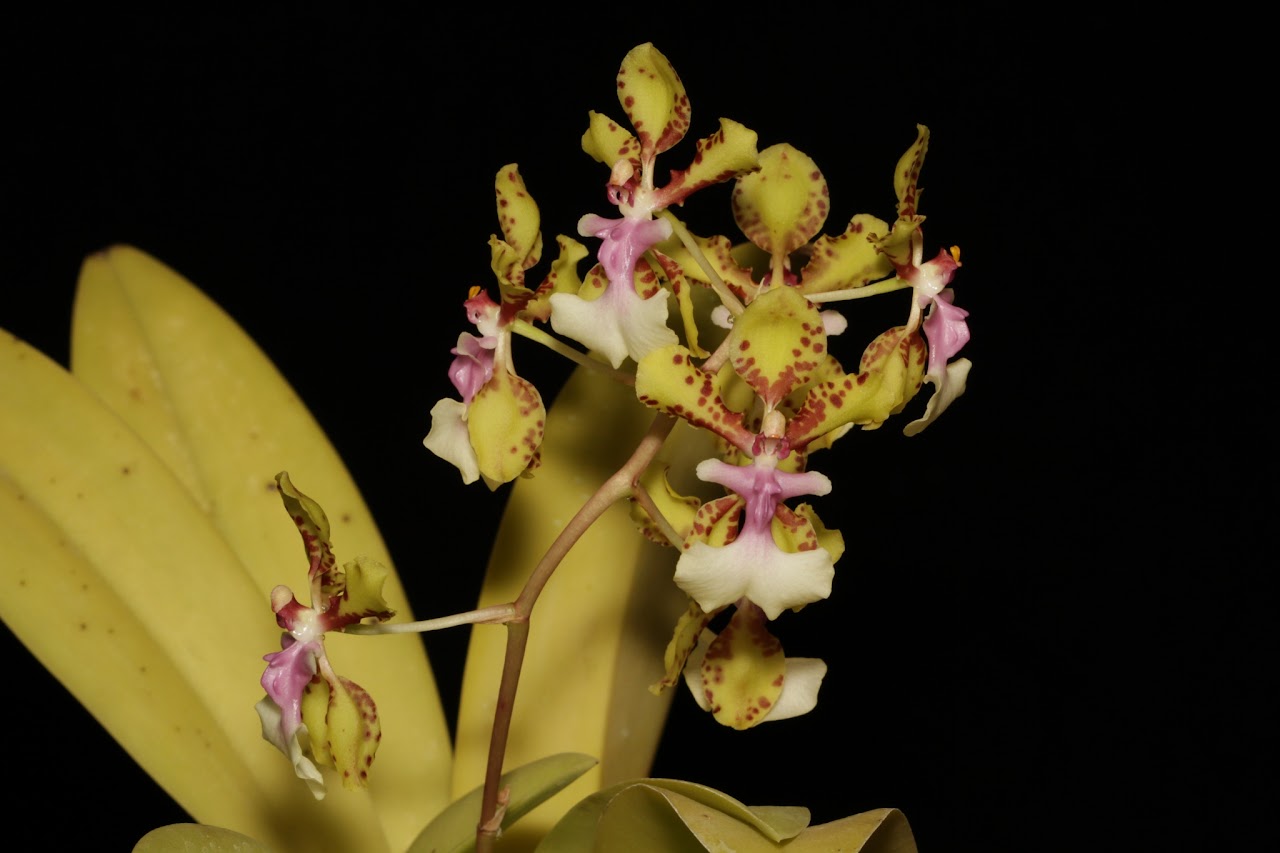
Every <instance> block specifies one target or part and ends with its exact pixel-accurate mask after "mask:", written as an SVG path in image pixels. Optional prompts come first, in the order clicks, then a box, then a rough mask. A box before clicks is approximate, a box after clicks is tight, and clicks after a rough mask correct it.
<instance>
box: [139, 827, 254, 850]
mask: <svg viewBox="0 0 1280 853" xmlns="http://www.w3.org/2000/svg"><path fill="white" fill-rule="evenodd" d="M133 853H271V848H270V847H268V846H267V845H265V844H263V843H262V842H261V841H257V840H255V839H252V838H250V837H249V836H247V835H242V834H241V833H239V832H232V831H231V830H229V829H223V828H222V827H220V826H205V825H203V824H199V823H174V824H170V825H169V826H161V827H159V828H157V829H153V830H151V831H150V832H148V833H147V834H146V835H144V836H142V838H140V839H139V840H138V843H137V844H135V845H133Z"/></svg>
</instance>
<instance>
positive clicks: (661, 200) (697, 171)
mask: <svg viewBox="0 0 1280 853" xmlns="http://www.w3.org/2000/svg"><path fill="white" fill-rule="evenodd" d="M618 100H619V101H620V102H621V104H622V108H623V110H624V111H625V112H626V114H627V117H628V118H629V119H630V120H631V125H632V127H633V128H634V129H635V131H636V136H632V135H631V134H629V133H627V132H626V131H625V130H623V129H622V128H621V127H619V126H618V124H617V123H615V122H614V121H612V120H611V119H609V118H607V117H605V116H603V115H601V114H599V113H595V112H593V113H592V114H591V125H590V127H589V128H588V130H587V132H586V134H585V135H584V136H583V138H582V147H583V150H585V151H586V152H587V153H588V154H590V155H591V156H592V157H594V158H595V159H597V160H599V161H600V162H602V163H604V164H605V165H607V166H609V167H610V174H609V183H608V197H609V201H610V202H611V203H612V204H614V205H615V206H616V207H617V208H618V212H619V213H620V214H621V216H620V217H619V218H613V219H610V218H606V217H602V216H597V215H594V214H587V215H586V216H584V217H582V219H581V220H580V221H579V223H578V233H579V234H580V235H582V236H590V237H599V238H601V240H602V241H603V242H602V245H601V247H600V250H599V252H598V257H599V262H600V263H599V269H601V270H602V271H603V277H604V278H605V279H606V281H607V284H606V285H605V286H604V287H603V289H602V288H601V287H600V286H599V284H598V283H595V282H592V281H591V276H590V275H589V276H588V283H587V285H585V286H584V287H583V289H582V290H581V291H580V292H579V293H556V294H553V295H552V296H551V297H550V304H551V309H552V313H551V326H552V328H553V329H555V330H556V331H557V332H559V333H560V334H562V335H565V336H566V337H569V338H572V339H574V340H576V341H578V342H579V343H582V344H583V345H585V346H586V347H587V348H588V349H591V350H594V351H596V352H599V353H600V354H602V355H603V356H604V357H605V358H606V359H608V361H609V362H610V363H611V364H612V365H613V366H614V367H615V368H616V367H618V366H620V365H621V364H622V362H623V361H624V360H625V359H626V358H627V357H628V356H629V357H631V358H632V359H634V360H635V361H637V362H639V361H640V359H642V358H644V356H645V355H647V354H648V353H650V352H652V351H653V350H655V349H658V348H660V347H663V346H667V345H670V344H674V343H675V342H676V340H677V339H676V335H675V332H673V331H671V330H670V329H669V328H667V296H668V293H667V291H666V290H665V289H664V288H662V287H661V286H660V285H658V284H656V283H653V284H651V285H650V286H647V287H646V286H644V285H642V284H640V283H638V282H637V279H636V265H637V264H638V263H640V261H641V259H642V257H643V256H644V255H645V253H647V252H649V250H650V249H652V248H653V247H654V246H655V245H656V244H657V243H659V242H661V241H663V240H666V239H667V238H668V237H670V236H671V233H672V231H671V225H670V223H669V222H667V221H666V220H665V219H654V214H655V213H658V212H660V211H662V210H664V209H666V208H667V207H669V206H671V205H673V204H679V203H683V202H684V200H685V199H686V198H688V196H689V195H690V194H692V193H693V192H695V191H696V190H699V189H701V188H703V187H705V186H709V185H711V184H714V183H719V182H722V181H726V180H728V179H730V178H732V177H734V176H735V175H738V174H742V173H744V172H746V171H749V170H751V169H754V168H755V166H756V149H755V144H756V135H755V133H754V132H753V131H751V130H748V129H747V128H745V127H743V126H742V125H740V124H738V123H737V122H732V121H729V120H727V119H721V120H720V130H719V131H718V132H717V133H715V134H713V135H712V136H710V137H707V138H706V139H702V140H700V141H699V142H698V146H697V148H698V151H697V155H696V156H695V159H694V162H693V165H691V166H690V167H689V168H688V169H686V170H684V171H682V172H673V173H672V176H671V180H670V181H669V182H668V183H667V184H666V185H665V186H663V187H655V186H654V174H655V171H654V170H655V165H654V164H655V160H656V158H657V155H658V154H660V153H662V152H663V151H666V150H667V149H669V148H671V147H672V146H673V145H675V144H676V143H677V142H679V141H680V140H681V139H683V138H684V135H685V133H686V132H687V131H688V129H689V115H690V114H689V98H688V96H687V95H686V94H685V90H684V84H683V83H681V82H680V77H679V75H677V74H676V71H675V69H674V68H672V67H671V63H670V62H669V61H668V60H667V58H666V57H665V56H663V55H662V54H661V53H660V52H659V51H658V50H657V48H655V47H654V46H653V45H652V44H644V45H641V46H639V47H637V48H635V49H633V50H632V51H631V52H630V53H628V54H627V56H626V57H625V58H624V59H623V61H622V67H621V68H620V69H619V71H618ZM650 280H651V277H650ZM602 291H603V292H602Z"/></svg>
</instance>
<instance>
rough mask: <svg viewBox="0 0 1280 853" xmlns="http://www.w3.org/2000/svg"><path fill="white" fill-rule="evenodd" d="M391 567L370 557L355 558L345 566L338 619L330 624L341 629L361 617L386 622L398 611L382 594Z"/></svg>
mask: <svg viewBox="0 0 1280 853" xmlns="http://www.w3.org/2000/svg"><path fill="white" fill-rule="evenodd" d="M390 574H391V570H390V569H388V568H387V567H386V566H384V565H383V564H382V563H379V562H378V561H377V560H371V559H369V558H368V557H356V558H355V559H354V560H351V561H350V562H348V563H346V564H345V565H344V566H343V567H342V572H341V575H342V579H343V590H342V594H341V595H340V596H338V607H337V614H336V615H337V617H338V618H337V620H336V622H335V623H334V624H332V626H331V627H335V628H340V627H345V626H347V625H352V624H355V623H356V622H359V621H360V620H362V619H370V618H373V619H377V620H378V621H379V622H385V621H386V620H388V619H390V618H391V617H392V616H395V615H396V612H395V611H394V610H392V609H391V606H390V605H389V604H387V602H386V599H384V598H383V597H382V587H383V584H385V583H386V581H387V576H388V575H390Z"/></svg>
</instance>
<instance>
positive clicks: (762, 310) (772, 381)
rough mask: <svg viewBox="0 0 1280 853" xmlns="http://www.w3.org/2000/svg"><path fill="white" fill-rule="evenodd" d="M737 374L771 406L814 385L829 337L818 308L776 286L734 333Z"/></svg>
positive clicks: (735, 326) (731, 347)
mask: <svg viewBox="0 0 1280 853" xmlns="http://www.w3.org/2000/svg"><path fill="white" fill-rule="evenodd" d="M728 346H729V350H730V352H731V354H732V355H731V359H732V363H733V369H734V372H736V373H737V374H738V375H739V376H741V377H742V378H743V379H744V380H745V381H746V382H747V384H748V385H750V386H751V388H752V390H754V391H755V392H756V394H758V395H759V396H760V398H761V399H762V400H764V401H765V403H766V404H767V405H768V406H769V407H770V408H772V407H776V406H777V405H778V404H779V403H781V402H782V401H783V400H784V399H786V397H787V395H788V394H790V393H791V392H792V391H793V390H794V389H795V388H797V387H799V386H801V385H804V384H806V383H807V382H809V381H810V379H811V378H812V376H813V373H814V371H816V370H817V369H818V367H819V365H821V364H822V362H823V361H825V360H826V359H827V333H826V330H825V329H824V328H823V324H822V317H821V315H820V314H819V313H818V309H816V308H814V307H813V305H812V304H811V303H810V302H809V300H807V299H805V298H804V297H803V296H801V295H800V294H799V293H798V292H796V290H795V289H794V288H791V287H786V286H780V287H774V288H771V289H770V290H768V291H766V292H765V293H763V294H761V295H760V296H758V297H757V298H756V300H755V301H754V302H752V303H751V304H750V305H748V306H747V310H745V311H744V312H742V315H741V316H740V317H738V318H737V320H735V321H734V324H733V331H731V332H730V333H729V342H728Z"/></svg>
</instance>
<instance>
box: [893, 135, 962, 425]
mask: <svg viewBox="0 0 1280 853" xmlns="http://www.w3.org/2000/svg"><path fill="white" fill-rule="evenodd" d="M928 147H929V129H928V128H927V127H925V126H924V125H917V135H916V141H915V143H914V144H913V145H912V146H911V147H910V148H908V149H907V151H906V153H905V154H903V155H902V158H901V159H900V160H899V161H898V166H897V170H896V171H895V172H894V189H895V191H896V192H897V195H898V219H897V221H896V222H894V224H893V228H892V230H891V231H890V232H889V233H888V234H887V235H886V236H884V237H875V236H873V237H872V238H871V243H872V244H873V245H875V247H876V250H877V251H878V252H880V253H881V254H882V255H884V257H885V258H886V259H888V261H889V262H890V263H891V264H893V267H894V270H895V271H896V272H897V278H898V280H900V281H903V282H905V283H907V284H909V285H910V286H911V291H912V300H911V313H910V315H909V317H908V318H907V326H906V328H907V330H908V332H915V330H916V329H917V328H920V327H921V326H923V328H924V334H925V337H926V338H928V341H929V366H928V370H927V372H926V373H925V375H924V378H923V381H925V382H928V383H929V384H931V385H933V386H934V393H933V396H932V397H931V398H930V399H929V403H928V405H927V407H926V408H925V413H924V415H923V416H922V417H920V418H918V419H917V420H914V421H912V422H911V423H909V424H907V426H906V427H905V428H904V429H903V432H904V433H906V434H907V435H916V434H917V433H919V432H921V431H923V430H924V428H925V427H927V426H928V425H929V424H931V423H933V421H934V420H936V419H937V417H938V416H939V415H941V414H942V413H943V412H944V411H945V410H946V409H947V407H948V406H950V405H951V403H952V402H953V401H955V399H956V398H958V397H959V396H960V395H961V394H963V393H964V390H965V383H966V381H967V379H968V376H969V368H970V367H972V365H971V364H970V362H969V360H968V359H963V358H962V359H959V360H958V361H955V362H953V363H950V364H948V362H950V360H951V359H952V358H953V357H954V356H955V355H956V354H957V353H958V352H959V351H960V349H961V348H962V347H964V345H965V344H966V343H968V341H969V327H968V324H967V323H966V322H965V318H967V317H968V316H969V312H968V311H966V310H964V309H963V308H960V307H958V306H956V305H955V304H954V299H955V293H954V292H953V291H952V290H951V289H950V288H949V287H948V285H950V284H951V279H952V278H953V277H954V276H955V273H956V270H957V269H959V268H960V248H959V247H958V246H952V247H951V249H950V250H949V251H948V250H945V249H942V250H939V251H938V254H937V256H936V257H934V259H933V260H931V261H927V262H924V260H923V259H924V233H923V231H922V229H921V227H920V226H921V224H922V223H923V222H924V217H923V216H921V215H920V214H919V212H918V209H917V206H918V203H919V199H920V193H921V190H920V187H919V181H920V169H921V167H922V166H923V165H924V157H925V153H926V151H927V150H928ZM926 309H927V310H928V314H927V315H925V314H924V312H925V311H926ZM922 315H923V317H924V319H923V323H922V322H921V318H922Z"/></svg>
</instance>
